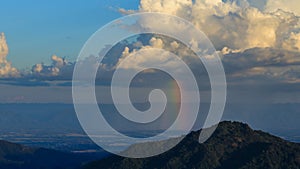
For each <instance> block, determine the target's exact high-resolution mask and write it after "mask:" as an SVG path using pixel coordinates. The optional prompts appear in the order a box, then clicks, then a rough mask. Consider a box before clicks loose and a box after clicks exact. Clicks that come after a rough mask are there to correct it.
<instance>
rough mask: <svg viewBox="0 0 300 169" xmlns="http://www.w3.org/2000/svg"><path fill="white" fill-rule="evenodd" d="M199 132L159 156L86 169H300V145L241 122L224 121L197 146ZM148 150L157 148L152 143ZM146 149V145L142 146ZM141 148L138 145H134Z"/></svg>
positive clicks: (115, 160)
mask: <svg viewBox="0 0 300 169" xmlns="http://www.w3.org/2000/svg"><path fill="white" fill-rule="evenodd" d="M200 131H201V130H199V131H193V132H191V133H190V134H188V135H187V136H186V137H185V138H184V139H183V140H182V141H181V142H180V143H179V144H178V145H177V146H175V147H174V148H172V149H171V150H169V151H168V152H165V153H163V154H160V155H158V156H154V157H150V158H145V159H131V158H124V157H119V156H111V157H108V158H105V159H102V160H99V161H94V162H91V163H89V164H87V165H85V166H84V167H83V168H84V169H96V168H97V169H98V168H101V169H117V168H118V169H129V168H135V169H142V168H143V169H148V168H149V169H150V168H151V169H153V168H156V169H169V168H172V169H185V168H195V169H196V168H197V169H227V168H230V169H235V168H241V169H242V168H243V169H247V168H249V169H250V168H251V169H258V168H259V169H265V168H272V169H281V168H289V169H299V168H300V144H298V143H292V142H288V141H285V140H283V139H282V138H279V137H276V136H273V135H271V134H269V133H266V132H263V131H259V130H253V129H251V128H250V127H249V126H248V125H247V124H244V123H239V122H229V121H225V122H221V123H220V124H219V126H218V128H217V129H216V131H215V132H214V133H213V135H212V136H211V137H210V138H209V139H208V140H207V141H206V142H205V143H204V144H199V143H198V137H199V133H200ZM152 144H153V145H150V146H149V147H152V146H154V145H155V142H154V143H152ZM143 146H145V145H143ZM134 147H135V148H138V146H134ZM127 151H136V150H127Z"/></svg>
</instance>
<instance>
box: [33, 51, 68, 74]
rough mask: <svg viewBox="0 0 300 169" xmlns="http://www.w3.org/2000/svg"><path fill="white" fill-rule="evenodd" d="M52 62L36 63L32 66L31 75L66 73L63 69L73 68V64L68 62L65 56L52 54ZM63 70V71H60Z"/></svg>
mask: <svg viewBox="0 0 300 169" xmlns="http://www.w3.org/2000/svg"><path fill="white" fill-rule="evenodd" d="M51 60H52V64H51V65H45V64H42V63H38V64H36V65H34V66H33V67H32V73H33V75H38V76H48V77H49V76H58V75H62V74H63V73H66V72H65V71H67V70H68V71H70V68H69V67H71V69H72V68H73V64H72V63H70V62H68V61H67V60H66V59H65V58H61V57H58V56H56V55H53V56H52V57H51ZM62 70H63V71H62Z"/></svg>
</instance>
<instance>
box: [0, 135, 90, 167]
mask: <svg viewBox="0 0 300 169" xmlns="http://www.w3.org/2000/svg"><path fill="white" fill-rule="evenodd" d="M92 159H94V160H95V158H93V157H89V156H87V155H81V154H74V153H66V152H60V151H56V150H50V149H45V148H31V147H27V146H23V145H20V144H15V143H10V142H7V141H0V169H76V168H79V167H80V166H81V165H83V164H84V163H86V162H88V161H91V160H92Z"/></svg>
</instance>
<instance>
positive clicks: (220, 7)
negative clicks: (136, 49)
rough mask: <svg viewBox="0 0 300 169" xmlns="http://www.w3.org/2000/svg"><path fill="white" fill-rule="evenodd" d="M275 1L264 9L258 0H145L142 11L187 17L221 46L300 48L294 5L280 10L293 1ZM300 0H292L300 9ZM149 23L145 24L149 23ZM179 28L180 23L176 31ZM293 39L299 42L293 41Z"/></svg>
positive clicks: (298, 26)
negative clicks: (299, 45) (260, 6)
mask: <svg viewBox="0 0 300 169" xmlns="http://www.w3.org/2000/svg"><path fill="white" fill-rule="evenodd" d="M271 1H272V2H273V1H274V0H269V1H268V3H267V9H268V10H263V8H258V4H260V3H258V2H257V1H255V0H248V1H246V0H231V1H230V0H228V1H227V2H226V3H225V2H222V0H213V1H211V0H196V1H195V2H193V1H192V0H141V1H140V6H139V11H143V12H162V13H167V14H172V15H177V16H179V17H182V18H185V19H187V20H189V21H191V22H192V23H193V24H194V25H195V26H196V27H197V28H198V29H200V30H201V31H203V32H204V33H205V34H207V35H208V37H209V38H210V39H211V40H212V42H213V44H214V45H215V46H216V48H217V49H219V50H221V49H223V48H224V47H228V48H230V49H233V50H236V49H241V50H245V49H249V48H254V47H261V48H264V47H274V48H285V49H286V50H297V51H300V49H299V48H298V46H297V42H298V41H300V39H299V37H298V36H293V35H294V34H297V33H298V32H300V20H299V18H298V17H297V16H296V15H294V14H293V13H289V12H294V10H293V8H292V5H289V6H291V7H286V8H283V9H285V10H286V11H280V10H277V8H280V4H281V3H285V4H289V3H286V2H285V1H284V0H275V2H276V3H275V2H274V3H271ZM296 1H297V0H293V1H292V3H291V4H294V5H293V6H295V8H298V9H300V8H299V7H298V6H297V5H296V4H298V3H299V2H298V1H297V2H296ZM278 2H280V3H278ZM270 4H272V6H276V4H277V8H275V7H273V9H276V10H269V8H270ZM269 11H273V12H269ZM131 12H132V11H131ZM294 13H295V14H297V13H296V12H294ZM148 19H151V18H148ZM157 19H158V18H156V19H153V20H151V21H150V22H151V25H155V22H157ZM147 22H148V21H147ZM166 22H170V24H168V25H169V27H166V28H165V29H168V30H170V31H173V30H174V24H172V23H171V21H166ZM145 23H146V21H145ZM145 23H142V25H144V26H147V24H145ZM178 29H180V28H178V27H176V31H178ZM187 36H192V35H187ZM290 40H292V41H295V42H296V43H290V42H289V41H290ZM287 44H288V45H292V46H287Z"/></svg>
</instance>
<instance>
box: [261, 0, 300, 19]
mask: <svg viewBox="0 0 300 169" xmlns="http://www.w3.org/2000/svg"><path fill="white" fill-rule="evenodd" d="M299 6H300V1H299V0H288V1H287V0H268V1H267V4H266V7H265V8H266V11H271V12H272V11H276V10H278V9H282V10H285V11H290V12H293V13H294V14H296V15H298V16H300V8H299Z"/></svg>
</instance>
